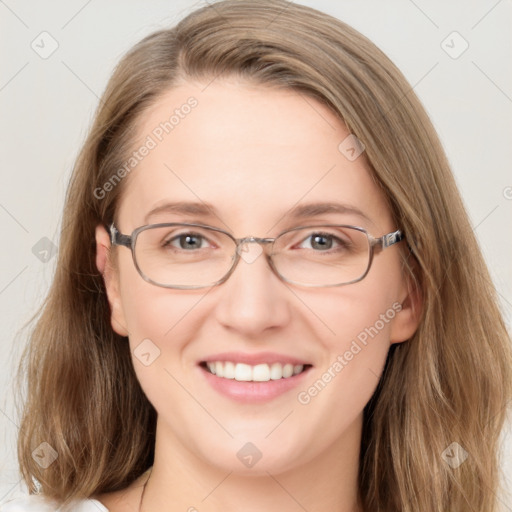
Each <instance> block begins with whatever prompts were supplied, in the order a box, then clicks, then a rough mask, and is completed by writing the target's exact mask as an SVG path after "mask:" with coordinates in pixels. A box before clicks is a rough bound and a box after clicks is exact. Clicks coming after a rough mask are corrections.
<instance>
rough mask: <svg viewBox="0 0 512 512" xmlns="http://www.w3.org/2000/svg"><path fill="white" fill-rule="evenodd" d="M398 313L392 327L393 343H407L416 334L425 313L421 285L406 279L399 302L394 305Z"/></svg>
mask: <svg viewBox="0 0 512 512" xmlns="http://www.w3.org/2000/svg"><path fill="white" fill-rule="evenodd" d="M393 309H395V311H397V314H396V316H395V318H394V319H393V323H392V325H391V339H390V341H391V343H402V342H403V341H407V340H409V339H410V338H412V336H413V335H414V333H415V332H416V330H417V329H418V325H419V323H420V319H421V314H422V311H423V296H422V293H421V288H420V284H419V283H418V282H417V281H416V280H413V279H412V278H409V277H405V279H404V286H403V290H402V291H401V296H400V297H399V302H396V303H395V304H393Z"/></svg>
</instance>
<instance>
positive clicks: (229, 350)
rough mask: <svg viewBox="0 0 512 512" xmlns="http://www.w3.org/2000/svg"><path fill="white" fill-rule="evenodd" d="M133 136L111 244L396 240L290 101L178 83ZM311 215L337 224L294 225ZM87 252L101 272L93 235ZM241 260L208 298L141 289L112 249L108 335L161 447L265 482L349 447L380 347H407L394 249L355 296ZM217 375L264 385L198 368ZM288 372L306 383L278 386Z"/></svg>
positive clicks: (335, 143)
mask: <svg viewBox="0 0 512 512" xmlns="http://www.w3.org/2000/svg"><path fill="white" fill-rule="evenodd" d="M191 97H193V98H195V100H190V99H189V98H191ZM187 100H188V103H187ZM187 104H188V105H189V106H190V105H193V106H191V107H190V108H186V107H183V105H187ZM173 114H174V116H175V117H174V118H173V120H172V121H171V122H169V118H170V117H171V116H172V115H173ZM166 122H168V124H165V123H166ZM138 129H139V136H140V140H139V143H140V144H139V145H138V146H137V148H139V147H142V146H143V145H146V147H148V148H149V149H148V150H147V151H144V150H142V151H139V152H138V156H136V158H137V159H138V163H137V165H136V167H135V168H134V169H133V170H132V171H131V172H130V175H129V176H128V177H126V178H124V179H126V180H127V182H126V183H125V184H124V185H126V188H125V189H124V191H123V195H122V199H121V202H120V205H119V210H118V219H117V227H118V229H119V231H120V232H121V233H125V234H130V233H131V232H132V231H133V230H134V229H135V228H137V227H139V226H142V225H145V224H153V223H163V222H190V223H201V224H207V225H211V226H214V227H218V228H222V229H224V230H226V231H229V232H230V233H232V234H233V236H235V237H236V238H241V237H247V236H255V237H275V236H277V235H278V234H280V233H281V232H282V231H284V230H286V229H288V228H292V227H296V226H300V225H308V224H349V225H355V226H361V227H363V228H365V229H367V231H368V232H369V233H370V234H372V235H373V236H376V237H379V236H382V235H384V234H386V233H389V232H391V231H394V230H396V229H397V228H398V226H396V225H395V224H394V222H393V220H392V218H391V215H390V212H389V209H388V207H387V206H386V202H385V200H384V197H383V195H382V193H381V192H380V191H379V189H378V187H377V186H376V185H375V183H374V182H373V180H372V178H371V176H370V173H369V171H368V165H367V163H366V161H365V156H364V152H363V153H362V154H361V156H359V157H357V152H358V150H359V148H357V147H356V146H354V143H353V141H352V140H351V139H347V140H346V138H347V136H348V135H349V133H348V131H347V129H346V127H345V126H344V125H343V124H342V123H341V122H340V121H339V120H338V119H337V118H336V117H335V115H334V114H333V113H332V112H331V111H330V110H329V109H327V108H326V107H325V106H323V105H321V104H320V103H319V102H317V101H316V100H314V99H312V98H309V97H305V96H303V95H301V94H299V93H297V92H293V91H283V90H281V91H278V90H275V89H270V88H265V87H262V86H253V85H247V84H244V83H242V82H235V81H228V80H215V81H213V82H211V83H210V85H208V86H207V84H206V83H204V84H194V83H187V84H184V85H182V86H179V87H177V88H175V89H173V90H171V91H169V92H168V93H166V95H165V96H164V97H162V98H161V99H160V100H159V101H158V103H157V104H156V105H155V106H154V107H153V108H152V109H151V110H150V111H149V112H148V113H147V114H146V115H145V117H144V118H143V120H142V122H141V123H140V124H139V126H138ZM148 137H149V138H148ZM150 139H151V140H150ZM340 144H341V145H340ZM351 148H354V150H352V149H351ZM129 156H130V155H129ZM129 156H128V157H129ZM139 160H140V161H139ZM171 203H195V204H197V205H199V206H200V207H204V206H205V205H208V207H209V211H206V212H200V211H199V209H197V212H193V211H190V212H189V213H187V212H183V213H180V212H179V211H177V210H176V209H174V210H173V209H171V208H170V207H165V205H169V204H171ZM311 203H320V204H326V203H335V204H339V205H344V206H345V207H346V211H342V210H341V209H340V211H336V212H328V213H316V214H315V213H314V212H312V214H309V215H307V216H305V217H297V218H295V217H294V216H292V214H291V213H292V210H293V209H294V208H296V207H300V206H303V205H306V204H311ZM356 210H357V211H356ZM152 211H154V213H150V212H152ZM358 211H359V212H361V213H358ZM310 213H311V212H310ZM97 241H98V248H99V249H98V262H99V266H100V268H102V266H103V264H104V258H105V255H106V248H107V247H108V245H109V241H108V235H107V234H106V233H105V232H104V230H103V229H102V228H98V230H97ZM308 247H311V246H308ZM320 249H321V248H320ZM320 249H319V250H320ZM245 250H246V251H247V252H242V258H241V259H240V261H239V263H238V266H237V267H236V269H235V271H234V273H233V274H232V275H231V276H230V277H229V279H228V280H227V281H225V282H224V283H222V284H221V285H218V286H214V287H209V288H204V289H197V290H177V289H166V288H162V287H158V286H155V285H153V284H150V283H148V282H146V281H145V280H143V279H142V278H141V276H140V275H139V273H138V272H137V270H136V268H135V266H134V264H133V261H132V256H131V253H130V250H129V249H127V248H124V247H118V248H116V249H115V258H116V260H117V265H116V270H115V271H113V270H109V267H108V266H107V270H106V273H105V278H106V284H107V290H108V295H109V300H110V303H111V307H112V325H113V327H114V329H115V330H116V331H117V332H119V333H120V334H122V335H129V343H130V348H131V350H132V357H133V365H134V367H135V371H136V373H137V376H138V379H139V380H140V383H141V386H142V388H143V390H144V392H145V393H146V395H147V397H148V399H149V400H150V401H151V403H152V404H153V405H154V407H155V408H156V410H157V412H158V435H159V439H160V441H158V440H157V445H158V443H161V446H162V447H163V446H166V447H167V448H166V449H169V450H174V451H175V452H176V451H177V452H179V451H180V450H182V453H185V452H186V453H188V454H189V455H190V454H192V455H193V456H194V457H197V458H198V459H199V460H202V461H206V462H207V463H210V464H212V465H214V466H217V467H221V468H223V469H226V470H229V471H239V472H243V471H252V472H257V471H261V472H264V471H269V472H271V473H276V472H279V471H284V470H287V469H291V468H293V467H296V466H298V465H301V464H305V463H307V462H310V461H313V460H314V459H315V458H317V457H319V456H321V455H323V454H326V453H336V452H337V453H338V454H339V451H337V450H341V449H343V447H344V446H345V445H346V443H348V442H351V443H356V442H357V441H358V439H359V437H358V436H359V435H360V429H361V419H362V411H363V408H364V407H365V405H366V403H367V402H368V400H369V399H370V397H371V396H372V394H373V392H374V390H375V388H376V386H377V383H378V381H379V378H380V375H381V373H382V369H383V365H384V362H385V359H386V355H387V352H388V349H389V347H390V344H391V343H395V342H401V341H404V340H406V339H407V338H409V337H410V336H411V335H412V333H413V332H414V330H415V328H416V322H415V320H414V315H413V314H412V310H411V307H410V300H409V299H408V291H407V285H406V282H405V280H404V278H403V276H402V273H401V265H400V259H399V246H397V245H395V246H392V247H390V248H388V249H386V250H384V251H383V252H381V253H379V254H377V255H376V256H375V258H374V261H373V264H372V267H371V269H370V272H369V273H368V275H367V276H366V277H365V278H364V279H363V280H362V281H360V282H357V283H354V284H349V285H346V286H339V287H330V288H327V287H324V288H305V287H300V286H296V285H292V284H289V283H284V282H283V281H281V280H280V279H279V278H278V277H277V276H276V275H275V274H274V273H273V272H272V270H271V268H270V267H269V265H268V263H267V260H266V258H265V255H264V254H263V253H261V251H260V250H259V246H257V245H255V244H251V246H248V247H246V249H245ZM310 250H311V249H310ZM102 262H103V263H102ZM215 361H218V362H220V363H226V362H227V363H228V365H222V366H223V368H225V367H226V366H229V367H230V368H231V370H225V371H227V372H228V373H229V371H233V370H234V371H235V373H236V375H237V378H241V379H246V378H248V379H253V378H259V377H255V374H256V375H263V377H262V378H266V377H265V375H266V374H267V368H266V367H265V365H266V364H267V365H268V370H272V372H275V373H273V376H274V377H275V379H271V380H269V381H263V382H253V381H251V380H249V381H245V380H240V381H239V380H237V379H232V378H225V377H220V376H218V375H214V374H212V373H210V372H209V370H208V368H207V365H205V364H204V363H205V362H209V363H211V366H213V363H214V362H215ZM240 363H242V364H241V365H240V366H239V367H237V365H238V364H240ZM276 363H282V368H281V365H279V364H277V365H276ZM247 364H249V367H248V366H247ZM286 364H288V365H290V364H292V365H294V370H295V371H300V365H304V369H305V370H306V371H303V372H302V373H298V374H296V375H294V376H292V377H282V378H280V379H279V378H278V377H279V376H280V373H279V372H280V371H281V370H283V371H284V372H285V375H286V371H288V370H287V369H286V367H285V365H286ZM233 365H234V366H233ZM255 366H258V367H259V368H256V370H255V369H254V367H255ZM272 368H273V369H272ZM288 369H289V366H288ZM248 443H250V444H248ZM185 447H186V448H185ZM162 449H163V448H162ZM260 456H261V459H260V460H258V458H259V457H260ZM255 461H256V463H255ZM252 465H254V468H251V466H252Z"/></svg>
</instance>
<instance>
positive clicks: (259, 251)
mask: <svg viewBox="0 0 512 512" xmlns="http://www.w3.org/2000/svg"><path fill="white" fill-rule="evenodd" d="M217 293H218V296H217V300H218V302H217V305H216V318H217V321H218V322H219V323H221V324H222V325H223V326H224V327H225V328H228V329H231V330H234V331H238V333H239V334H240V335H243V336H244V337H246V338H251V337H252V338H254V337H257V336H260V335H261V334H262V333H264V332H265V331H268V330H272V329H274V330H275V329H277V328H280V327H284V326H285V325H287V323H288V322H289V321H290V309H289V306H290V305H289V294H290V292H289V290H287V288H286V285H285V283H283V282H282V281H281V280H280V279H279V278H278V277H277V276H276V275H275V274H274V272H273V271H272V269H271V267H270V265H269V263H268V261H267V258H266V255H265V251H264V250H263V248H262V246H261V245H259V244H258V243H253V242H252V243H246V244H243V246H241V248H240V259H239V261H238V264H237V266H236V268H235V269H234V271H233V273H232V274H231V275H230V277H229V278H228V279H227V280H226V281H225V282H224V283H222V284H221V285H219V286H218V290H217Z"/></svg>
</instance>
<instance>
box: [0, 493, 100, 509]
mask: <svg viewBox="0 0 512 512" xmlns="http://www.w3.org/2000/svg"><path fill="white" fill-rule="evenodd" d="M0 512H109V510H108V508H106V507H105V505H103V504H102V503H100V502H99V501H98V500H93V499H88V500H79V501H75V502H74V503H72V504H70V505H68V506H67V507H66V508H59V504H58V503H57V502H56V501H53V500H50V499H49V498H47V497H45V496H43V495H40V494H30V495H28V496H24V497H22V498H15V499H13V500H10V501H7V502H5V503H3V504H2V505H0Z"/></svg>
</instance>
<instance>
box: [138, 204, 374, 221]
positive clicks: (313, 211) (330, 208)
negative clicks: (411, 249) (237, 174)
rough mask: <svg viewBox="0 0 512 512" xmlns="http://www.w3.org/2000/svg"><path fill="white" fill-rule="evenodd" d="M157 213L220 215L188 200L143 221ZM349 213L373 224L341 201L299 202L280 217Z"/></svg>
mask: <svg viewBox="0 0 512 512" xmlns="http://www.w3.org/2000/svg"><path fill="white" fill-rule="evenodd" d="M159 213H174V214H178V215H186V216H191V217H192V216H200V217H207V218H213V217H217V218H219V219H220V216H219V214H218V212H217V210H216V209H215V207H214V206H213V205H211V204H209V203H205V202H189V201H179V202H172V203H171V202H169V203H165V204H162V205H160V206H157V207H155V208H153V209H152V210H151V211H149V212H148V213H147V215H146V216H145V218H144V222H147V221H148V219H149V218H150V217H151V216H153V215H157V214H159ZM333 213H337V214H351V215H356V216H358V217H360V218H362V219H364V220H366V221H367V222H370V223H371V224H373V221H372V220H371V219H370V218H369V217H368V215H366V214H365V213H364V212H363V211H361V210H360V209H359V208H356V207H355V206H351V205H347V204H342V203H334V202H328V203H320V202H316V203H306V204H299V205H297V206H295V207H293V208H292V209H291V210H289V211H287V212H286V213H285V214H284V215H283V216H282V217H281V220H283V219H289V220H295V219H296V220H299V219H305V218H308V217H318V216H320V215H326V214H333Z"/></svg>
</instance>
